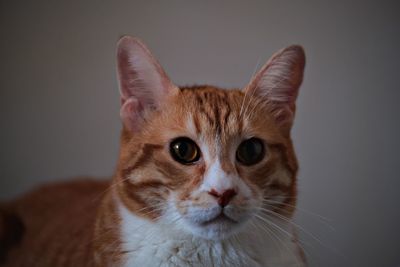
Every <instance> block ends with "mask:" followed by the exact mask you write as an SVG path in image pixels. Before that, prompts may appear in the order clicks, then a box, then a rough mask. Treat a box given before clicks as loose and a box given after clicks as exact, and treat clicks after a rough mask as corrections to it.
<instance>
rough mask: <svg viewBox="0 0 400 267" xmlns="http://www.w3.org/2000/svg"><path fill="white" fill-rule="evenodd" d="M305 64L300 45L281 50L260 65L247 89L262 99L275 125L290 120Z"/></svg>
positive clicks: (289, 121) (288, 122) (287, 122)
mask: <svg viewBox="0 0 400 267" xmlns="http://www.w3.org/2000/svg"><path fill="white" fill-rule="evenodd" d="M304 64H305V56H304V51H303V49H302V48H301V47H300V46H290V47H287V48H285V49H282V50H281V51H279V52H277V53H276V54H275V55H273V56H272V58H271V59H270V60H269V61H268V62H267V63H266V64H265V65H264V66H263V67H262V68H261V70H260V71H259V72H258V73H257V75H256V76H255V77H254V79H253V80H252V81H251V82H250V85H249V86H248V88H247V90H249V91H250V92H248V93H250V94H251V95H253V96H256V97H259V98H260V99H263V101H264V103H265V105H267V106H268V107H269V108H270V110H271V112H272V114H273V115H274V117H275V120H276V122H277V123H278V124H281V125H290V124H291V123H292V121H293V117H294V112H295V101H296V98H297V94H298V90H299V87H300V84H301V82H302V78H303V69H304ZM253 91H254V92H253Z"/></svg>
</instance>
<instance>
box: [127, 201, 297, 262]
mask: <svg viewBox="0 0 400 267" xmlns="http://www.w3.org/2000/svg"><path fill="white" fill-rule="evenodd" d="M119 211H120V215H121V219H122V220H121V221H122V225H121V238H122V249H123V251H124V252H125V253H124V255H125V258H124V261H123V265H122V266H123V267H135V266H140V267H142V266H207V267H212V266H220V267H224V266H226V267H228V266H229V267H235V266H252V267H258V266H260V267H261V266H263V267H264V266H271V267H289V266H304V263H302V261H301V260H300V257H299V251H298V248H297V245H296V244H295V243H293V242H292V241H291V237H289V236H288V234H287V233H288V232H287V233H283V232H281V233H278V231H276V230H275V231H274V230H272V229H270V230H269V232H268V231H264V230H262V228H261V227H260V228H258V227H256V226H254V227H252V224H249V226H248V228H246V229H244V230H243V231H242V232H241V233H239V234H237V235H235V236H233V237H231V238H229V239H226V240H223V241H210V240H205V239H201V238H198V237H194V236H192V235H189V234H186V233H183V232H182V231H180V230H179V229H176V227H173V226H171V225H163V224H158V223H153V222H150V221H148V220H145V219H143V218H140V217H138V216H135V215H134V214H132V213H131V212H129V211H128V210H127V209H126V208H125V207H124V206H122V205H120V206H119ZM279 227H286V230H288V231H290V230H289V227H287V226H285V225H279ZM286 230H285V231H286Z"/></svg>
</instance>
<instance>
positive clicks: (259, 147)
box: [236, 138, 264, 165]
mask: <svg viewBox="0 0 400 267" xmlns="http://www.w3.org/2000/svg"><path fill="white" fill-rule="evenodd" d="M263 156H264V146H263V144H262V142H261V140H259V139H257V138H251V139H249V140H246V141H243V142H242V143H241V144H240V145H239V148H238V150H237V154H236V157H237V159H238V161H239V162H241V163H243V164H245V165H252V164H255V163H257V162H259V161H260V160H261V159H262V158H263Z"/></svg>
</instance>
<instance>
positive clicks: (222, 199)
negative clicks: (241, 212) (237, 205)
mask: <svg viewBox="0 0 400 267" xmlns="http://www.w3.org/2000/svg"><path fill="white" fill-rule="evenodd" d="M208 194H210V195H212V196H214V197H216V198H217V199H218V200H217V202H218V205H220V206H221V207H225V206H226V205H228V204H229V202H230V201H231V200H232V198H233V197H234V196H236V195H237V193H236V190H234V189H228V190H225V191H224V192H223V193H222V194H220V193H218V192H217V191H216V190H215V189H211V191H209V192H208Z"/></svg>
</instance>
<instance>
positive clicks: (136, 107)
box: [120, 97, 143, 132]
mask: <svg viewBox="0 0 400 267" xmlns="http://www.w3.org/2000/svg"><path fill="white" fill-rule="evenodd" d="M121 101H123V105H122V107H121V110H120V116H121V119H122V122H123V124H124V125H125V127H127V128H128V130H130V131H132V132H137V131H139V129H140V125H141V124H142V122H143V118H142V113H143V106H142V105H141V104H140V102H139V101H138V100H137V99H136V98H133V97H130V98H128V99H126V100H122V98H121Z"/></svg>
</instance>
